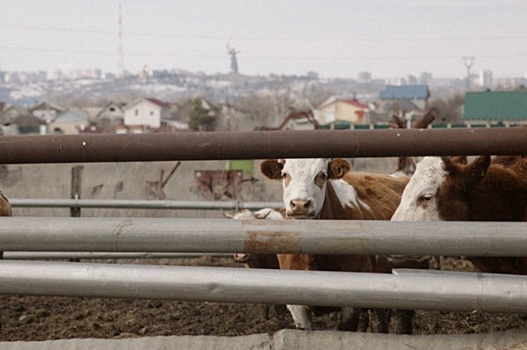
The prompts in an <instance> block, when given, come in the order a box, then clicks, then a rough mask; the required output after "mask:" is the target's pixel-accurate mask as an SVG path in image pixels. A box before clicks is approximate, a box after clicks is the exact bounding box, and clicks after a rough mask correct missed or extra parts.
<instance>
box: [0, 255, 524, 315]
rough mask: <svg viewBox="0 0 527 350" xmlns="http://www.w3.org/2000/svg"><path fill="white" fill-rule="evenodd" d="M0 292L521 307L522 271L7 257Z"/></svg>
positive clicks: (465, 308) (382, 305)
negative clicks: (379, 270)
mask: <svg viewBox="0 0 527 350" xmlns="http://www.w3.org/2000/svg"><path fill="white" fill-rule="evenodd" d="M13 281H16V282H13ZM0 294H18V295H36V294H37V295H50V296H51V295H53V296H55V295H58V296H88V297H116V298H142V299H173V300H187V301H208V302H234V303H267V304H274V303H278V304H304V305H325V306H355V307H375V308H400V309H425V310H426V309H439V310H449V311H469V310H470V311H471V310H482V311H491V312H525V310H527V277H524V276H510V275H509V276H506V275H493V274H477V273H444V272H443V273H440V274H434V273H431V272H428V273H419V274H415V273H410V274H404V273H403V274H397V275H391V274H370V273H344V272H329V271H324V272H317V271H278V270H263V269H242V268H220V267H177V266H151V265H150V266H149V265H115V264H86V263H77V264H71V263H70V264H68V263H50V262H28V261H24V262H15V261H7V260H4V261H0Z"/></svg>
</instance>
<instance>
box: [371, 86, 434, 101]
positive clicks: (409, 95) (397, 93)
mask: <svg viewBox="0 0 527 350" xmlns="http://www.w3.org/2000/svg"><path fill="white" fill-rule="evenodd" d="M379 97H380V99H381V100H414V99H417V100H426V99H428V98H429V97H430V92H429V91H428V86H427V85H401V86H398V85H387V86H386V87H385V88H384V90H383V91H381V92H380V94H379Z"/></svg>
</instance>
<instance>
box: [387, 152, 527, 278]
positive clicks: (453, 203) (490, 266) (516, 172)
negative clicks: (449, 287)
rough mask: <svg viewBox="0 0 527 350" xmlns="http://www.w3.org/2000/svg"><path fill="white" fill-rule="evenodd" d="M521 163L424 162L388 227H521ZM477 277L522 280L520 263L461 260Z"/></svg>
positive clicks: (524, 216) (485, 159) (525, 193)
mask: <svg viewBox="0 0 527 350" xmlns="http://www.w3.org/2000/svg"><path fill="white" fill-rule="evenodd" d="M525 169H527V160H526V159H525V158H522V157H517V158H516V157H513V158H505V157H497V158H496V160H495V162H491V157H490V156H481V157H478V158H476V159H475V160H474V161H472V162H471V163H469V164H461V163H457V162H453V161H452V160H451V159H450V158H449V157H425V158H423V160H421V161H420V162H419V163H418V164H417V168H416V171H415V173H414V175H413V177H412V179H411V180H410V182H409V184H408V186H407V187H406V189H405V191H404V193H403V196H402V199H401V204H400V205H399V208H397V211H396V212H395V214H394V216H393V218H392V220H393V221H420V220H444V221H527V176H526V175H525V174H526V173H525V172H524V171H525ZM466 259H467V260H469V261H471V262H472V263H473V265H474V266H475V267H476V268H477V269H479V270H480V271H482V272H493V273H507V274H522V275H525V274H527V258H525V257H518V258H517V257H514V258H513V257H467V258H466Z"/></svg>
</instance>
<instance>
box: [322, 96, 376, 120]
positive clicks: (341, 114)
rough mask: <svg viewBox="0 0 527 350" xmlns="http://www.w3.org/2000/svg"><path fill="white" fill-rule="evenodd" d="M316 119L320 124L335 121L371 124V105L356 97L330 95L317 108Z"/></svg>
mask: <svg viewBox="0 0 527 350" xmlns="http://www.w3.org/2000/svg"><path fill="white" fill-rule="evenodd" d="M315 119H316V120H317V121H318V123H319V124H320V125H327V124H331V123H335V122H337V123H338V122H348V123H351V124H359V125H362V124H369V123H370V116H369V107H368V105H366V104H364V103H361V102H359V101H357V100H356V99H343V98H339V97H330V98H328V99H327V100H326V101H324V102H323V103H321V104H320V105H319V106H318V107H317V108H316V110H315Z"/></svg>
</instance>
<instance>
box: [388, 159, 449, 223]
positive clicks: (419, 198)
mask: <svg viewBox="0 0 527 350" xmlns="http://www.w3.org/2000/svg"><path fill="white" fill-rule="evenodd" d="M446 174H447V170H446V169H445V168H444V167H443V161H442V160H441V158H440V157H424V158H423V159H422V160H421V161H420V162H418V163H417V166H416V169H415V173H414V174H413V175H412V177H411V179H410V182H408V185H406V188H405V189H404V192H403V195H402V196H401V203H400V204H399V207H398V208H397V210H396V211H395V213H394V214H393V216H392V221H418V220H440V219H439V213H438V210H437V203H436V199H435V196H436V193H437V191H438V189H439V187H440V186H441V183H442V182H443V181H444V180H445V176H446Z"/></svg>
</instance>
